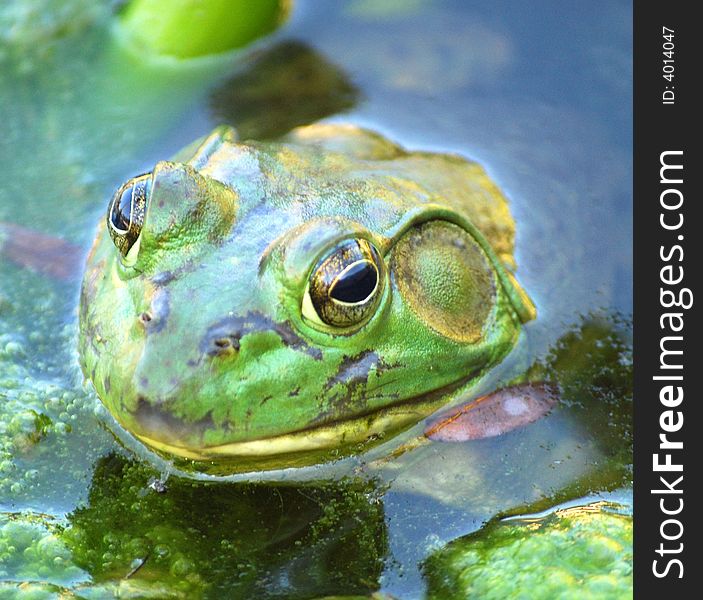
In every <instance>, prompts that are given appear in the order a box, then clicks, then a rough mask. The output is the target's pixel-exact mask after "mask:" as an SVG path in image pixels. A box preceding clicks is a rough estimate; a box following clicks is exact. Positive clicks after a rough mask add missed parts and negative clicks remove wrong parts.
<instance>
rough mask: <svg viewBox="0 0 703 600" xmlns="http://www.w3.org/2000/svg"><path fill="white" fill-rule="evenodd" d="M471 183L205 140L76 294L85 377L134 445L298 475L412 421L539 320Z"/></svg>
mask: <svg viewBox="0 0 703 600" xmlns="http://www.w3.org/2000/svg"><path fill="white" fill-rule="evenodd" d="M512 249H513V221H512V219H511V217H510V214H509V212H508V208H507V203H506V201H505V199H504V197H503V196H502V195H501V194H500V192H499V191H498V189H497V188H496V186H495V185H494V184H493V183H492V182H491V181H490V179H489V178H488V177H487V176H486V174H485V172H484V171H483V169H482V168H481V167H480V166H478V165H476V164H475V163H471V162H469V161H466V160H465V159H463V158H460V157H457V156H453V155H445V154H435V153H423V152H415V153H410V152H406V151H405V150H403V149H401V148H400V147H398V146H396V145H395V144H393V143H391V142H389V141H388V140H386V139H385V138H383V137H381V136H379V135H377V134H374V133H371V132H368V131H365V130H362V129H359V128H356V127H352V126H340V125H315V126H309V127H305V128H300V129H298V130H296V131H294V132H293V133H291V134H289V135H288V136H287V137H286V138H284V139H282V140H281V141H279V142H276V143H258V142H246V143H241V142H238V141H237V140H236V136H235V134H234V132H233V131H232V130H229V129H218V130H216V131H215V132H214V133H213V134H211V135H210V136H209V137H208V138H206V139H205V140H203V141H200V142H198V143H197V144H195V145H193V146H191V147H189V148H187V149H185V150H184V151H182V152H181V153H180V154H179V155H177V156H176V157H175V158H174V160H173V161H171V162H161V163H158V164H157V165H156V166H155V167H154V168H153V170H152V171H151V172H149V173H146V174H143V175H140V176H138V177H135V178H133V179H131V180H129V181H128V182H127V183H125V184H124V185H123V186H122V187H121V188H120V189H119V190H118V191H117V192H116V193H115V195H114V196H113V198H112V199H111V200H110V202H109V206H108V210H107V216H106V219H105V221H104V222H103V223H102V224H101V225H100V227H99V231H98V234H97V238H96V240H95V243H94V246H93V249H92V250H91V253H90V255H89V258H88V263H87V268H86V273H85V277H84V281H83V285H82V291H81V307H80V355H81V363H82V367H83V371H84V373H85V375H86V376H87V377H88V378H89V379H90V380H91V381H92V382H93V385H94V386H95V389H96V391H97V393H98V396H99V397H100V399H101V400H102V402H103V403H104V404H105V406H106V407H107V408H108V409H109V411H110V412H111V413H112V415H113V416H114V417H115V418H116V420H117V421H118V422H119V423H120V424H121V425H122V426H123V427H124V428H125V429H127V430H128V431H129V432H131V433H132V434H133V435H134V436H136V437H137V438H139V439H140V440H141V441H143V442H144V443H145V444H147V445H148V446H150V447H152V448H154V449H156V450H158V451H161V452H163V453H166V454H168V455H173V456H178V457H182V458H186V459H193V460H195V461H201V462H203V463H207V462H213V463H215V464H217V465H220V467H221V466H222V465H226V467H225V470H227V471H232V472H237V471H251V470H261V469H264V470H265V469H270V468H280V467H290V466H302V465H309V464H312V463H316V462H322V461H325V460H330V459H332V458H334V457H338V456H340V455H343V454H344V453H350V452H356V451H358V450H359V449H360V448H363V447H366V446H367V445H369V444H373V443H374V442H376V441H377V440H379V439H382V438H384V437H388V436H391V435H393V434H394V433H397V432H400V431H402V430H403V429H405V428H407V427H409V426H410V425H412V424H414V423H416V422H417V421H419V420H421V419H422V418H424V417H425V416H427V415H428V414H429V413H431V412H432V411H433V410H435V409H436V408H437V407H438V406H440V405H441V403H442V402H443V401H446V396H447V394H448V393H449V392H451V391H452V390H454V389H456V388H457V387H460V386H466V385H467V384H470V383H471V382H473V381H475V380H477V379H478V378H480V377H481V376H482V375H483V374H484V373H485V372H486V371H487V370H488V369H490V368H491V367H493V366H495V365H496V364H498V363H499V362H500V361H501V360H502V358H503V357H504V356H505V355H506V354H507V353H508V352H509V350H510V349H511V348H512V347H513V345H514V344H515V342H516V340H517V337H518V335H519V332H520V329H521V326H522V324H523V323H524V322H526V321H528V320H529V319H531V318H533V316H534V308H533V306H532V304H531V303H530V301H529V299H528V298H527V296H526V295H525V293H524V292H523V291H522V289H521V288H520V287H519V285H518V284H517V282H516V280H515V278H514V276H513V274H512V272H511V268H512Z"/></svg>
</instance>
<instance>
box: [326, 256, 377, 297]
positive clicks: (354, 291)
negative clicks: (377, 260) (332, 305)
mask: <svg viewBox="0 0 703 600" xmlns="http://www.w3.org/2000/svg"><path fill="white" fill-rule="evenodd" d="M377 283H378V272H377V271H376V267H375V266H374V265H373V264H372V263H370V262H368V261H366V260H362V261H359V262H357V263H354V264H353V265H351V266H349V267H348V268H347V269H345V270H344V271H343V272H342V273H341V274H340V276H339V277H338V278H337V279H336V281H335V282H334V284H333V285H332V287H331V289H330V291H329V295H330V298H333V299H334V300H338V301H340V302H347V303H350V304H356V303H358V302H363V301H364V300H366V299H367V298H368V297H369V296H370V295H371V294H372V293H373V291H374V290H375V289H376V284H377Z"/></svg>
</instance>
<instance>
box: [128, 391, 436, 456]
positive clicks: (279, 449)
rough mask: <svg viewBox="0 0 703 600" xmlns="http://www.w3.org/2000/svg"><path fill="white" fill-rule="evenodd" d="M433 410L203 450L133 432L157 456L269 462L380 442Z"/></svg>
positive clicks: (416, 408)
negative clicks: (278, 458)
mask: <svg viewBox="0 0 703 600" xmlns="http://www.w3.org/2000/svg"><path fill="white" fill-rule="evenodd" d="M436 408H437V402H436V400H435V401H432V400H428V399H427V398H423V401H420V402H411V403H408V404H403V405H398V406H390V407H387V408H384V409H381V410H378V411H376V412H374V413H370V414H365V415H363V416H359V417H353V418H350V419H346V420H342V421H338V422H336V423H331V424H325V425H318V426H316V427H311V428H306V429H301V430H298V431H293V432H290V433H285V434H281V435H276V436H271V437H264V438H258V439H254V440H247V441H240V442H229V443H225V444H218V445H212V446H203V447H202V448H193V447H191V446H186V445H183V444H178V443H170V442H166V441H163V440H159V439H156V438H154V437H152V436H151V435H145V434H140V433H137V432H133V435H134V436H135V437H136V438H137V439H138V440H140V441H141V442H142V443H143V444H145V445H147V446H149V447H151V448H153V449H154V450H156V451H158V452H162V453H166V454H170V455H172V456H177V457H180V458H185V459H189V460H197V461H212V460H222V459H230V460H231V459H242V460H247V461H251V460H252V459H269V460H271V459H275V458H276V457H284V456H288V455H290V456H300V455H301V454H318V453H321V452H325V451H331V450H334V449H339V448H340V447H345V446H351V445H356V444H364V443H367V442H371V441H374V440H380V439H382V438H383V437H384V436H385V435H386V434H388V433H391V432H393V433H396V432H399V431H401V430H403V429H406V428H408V427H410V426H411V425H414V424H415V423H417V422H418V421H421V420H422V419H424V418H425V417H427V416H428V415H429V414H431V413H432V412H433V411H434V410H435V409H436ZM292 462H299V461H297V460H295V461H292Z"/></svg>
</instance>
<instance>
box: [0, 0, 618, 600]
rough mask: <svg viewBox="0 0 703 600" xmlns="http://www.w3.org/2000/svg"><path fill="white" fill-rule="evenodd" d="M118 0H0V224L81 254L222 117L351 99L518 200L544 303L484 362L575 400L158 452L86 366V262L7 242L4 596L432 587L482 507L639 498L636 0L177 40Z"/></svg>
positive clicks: (523, 254)
mask: <svg viewBox="0 0 703 600" xmlns="http://www.w3.org/2000/svg"><path fill="white" fill-rule="evenodd" d="M11 4H12V3H11ZM15 4H17V5H19V4H20V3H19V2H16V3H15ZM27 4H31V3H27ZM36 4H38V5H42V6H43V5H46V6H45V8H46V9H47V10H49V9H50V8H51V7H52V6H54V5H53V4H52V3H51V2H44V3H41V2H39V3H36ZM88 4H91V5H92V4H93V3H87V2H86V3H85V6H88ZM112 4H113V3H111V2H105V3H103V4H100V5H98V6H100V7H102V9H96V8H95V6H91V8H90V9H89V10H88V9H87V8H84V9H82V8H81V3H80V2H70V3H67V4H66V5H65V6H69V5H70V7H71V9H70V10H74V11H76V14H83V13H80V11H81V10H85V11H87V12H85V14H84V18H83V19H77V18H75V15H73V14H69V13H70V10H68V9H66V11H67V13H66V14H59V12H57V13H56V15H57V16H56V17H55V18H56V19H57V20H58V24H57V25H56V27H53V28H52V27H51V26H49V25H47V26H46V27H45V31H44V30H40V29H39V28H37V29H35V30H32V31H33V33H32V36H33V37H31V38H30V37H28V36H29V34H25V38H22V36H21V35H20V33H21V31H20V30H17V28H15V30H12V31H14V32H15V33H14V34H13V35H10V34H9V33H8V32H10V33H12V31H10V29H9V27H10V25H8V24H7V23H6V22H4V21H3V20H2V18H1V17H2V14H1V13H0V29H1V28H2V27H7V28H8V29H5V30H3V31H0V43H1V44H2V47H0V122H1V123H2V124H3V125H2V136H0V164H1V165H2V171H1V172H2V177H0V222H4V223H14V224H17V225H21V226H23V227H28V228H32V229H34V230H37V231H39V232H43V233H45V234H49V235H52V236H60V237H62V238H63V239H65V240H67V241H69V242H71V243H72V244H74V245H77V246H78V247H80V249H81V251H82V252H83V253H87V250H88V248H89V246H90V244H91V241H92V239H93V235H94V232H95V226H96V224H97V223H98V221H99V220H100V219H101V218H103V215H104V211H105V208H106V204H107V199H108V198H109V196H110V194H111V193H112V191H113V190H114V189H115V188H116V186H117V185H119V184H120V183H121V182H122V181H124V180H126V179H127V178H129V177H130V176H132V175H134V174H136V173H140V172H143V171H146V170H149V169H150V168H151V166H152V165H153V164H154V163H155V162H156V161H157V160H162V159H164V158H167V157H169V156H171V155H173V154H174V153H175V152H176V151H177V150H178V149H180V148H181V147H182V146H184V145H186V144H187V143H189V142H190V141H192V140H193V139H195V138H197V137H200V136H202V135H204V134H205V133H207V132H209V131H210V130H211V129H212V128H213V127H214V126H215V125H217V124H219V123H222V122H225V123H229V124H231V125H233V126H235V127H236V128H237V129H238V130H239V131H240V133H241V136H242V137H244V138H259V139H261V138H275V137H276V136H278V135H281V134H283V133H285V132H287V131H289V130H290V129H291V128H293V127H295V126H297V125H302V124H307V123H311V122H314V121H317V120H320V119H327V120H329V121H333V122H352V123H357V124H361V125H364V126H366V127H369V128H372V129H375V130H377V131H380V132H381V133H383V134H385V135H387V136H388V137H390V138H391V139H393V140H396V141H398V142H399V143H401V144H402V145H404V146H406V147H408V148H413V149H415V148H418V149H429V150H434V151H443V152H444V151H449V152H456V153H460V154H462V155H465V156H467V157H469V158H471V159H473V160H476V161H478V162H480V163H481V164H483V165H484V166H485V167H486V169H487V171H488V172H489V174H490V175H491V177H492V178H493V179H494V180H495V181H496V182H497V183H498V184H499V186H500V187H501V188H502V189H503V190H504V192H505V193H506V195H507V196H508V197H509V199H510V202H511V208H512V211H513V215H514V217H515V220H516V226H517V252H516V261H517V264H518V270H517V273H518V277H519V279H520V282H521V283H522V284H523V286H524V287H525V289H527V290H528V291H529V293H530V295H531V296H532V298H533V299H534V300H535V303H536V305H537V308H538V318H537V319H536V320H535V321H534V322H532V323H530V324H529V325H528V326H527V327H526V331H525V336H524V339H523V340H522V342H523V343H522V349H523V350H524V349H527V352H523V353H521V354H520V356H519V357H509V358H508V360H507V361H506V363H505V365H503V368H502V369H501V370H499V371H497V372H496V373H495V374H492V375H491V376H489V377H488V378H487V379H486V381H484V382H483V383H482V387H483V388H485V389H491V388H494V387H495V386H496V385H498V384H500V383H501V382H504V381H508V380H509V379H510V378H511V376H514V375H515V374H516V373H518V372H524V370H525V369H528V368H529V369H531V370H532V372H533V373H534V374H535V376H539V377H549V378H551V379H554V380H556V381H558V383H559V385H560V387H561V390H562V403H561V404H560V406H559V408H558V409H557V410H555V411H553V412H552V413H551V414H550V415H549V416H548V417H547V418H545V419H542V420H540V421H538V422H536V423H533V424H531V425H530V426H528V427H525V428H522V429H520V430H516V431H513V432H510V433H508V434H506V435H504V436H501V437H498V438H491V439H486V440H478V441H474V442H471V443H464V444H430V445H427V446H424V447H423V448H420V449H419V450H418V451H414V452H409V453H407V454H405V455H403V456H402V457H400V458H399V459H398V460H396V461H390V462H389V463H387V464H385V465H383V466H382V467H381V468H379V469H378V470H375V471H373V472H371V471H369V472H368V473H366V472H365V471H364V469H362V471H364V472H362V473H360V474H359V476H357V477H347V478H344V479H342V480H337V481H312V482H308V483H306V484H304V485H302V484H301V485H295V484H285V485H276V484H265V483H246V482H244V483H237V482H224V483H223V482H213V481H195V480H192V479H186V478H181V477H177V476H171V477H167V476H166V473H165V472H166V471H167V470H168V466H167V465H165V464H164V463H158V464H157V463H151V462H148V461H143V460H141V459H140V458H139V456H136V455H135V453H134V452H133V450H132V449H130V448H126V447H124V446H123V445H122V444H121V443H120V442H119V440H117V439H116V438H115V436H114V435H113V434H112V433H111V431H110V426H111V424H110V422H109V419H107V418H106V416H105V414H104V411H102V410H101V409H100V408H99V403H98V402H97V401H96V398H95V395H94V392H93V391H92V389H91V388H90V387H89V386H88V385H85V384H84V383H83V378H82V375H81V374H80V370H79V368H78V366H77V365H78V363H77V354H76V335H77V333H76V322H77V311H76V307H77V304H78V288H79V282H80V273H76V276H73V277H72V276H70V275H69V276H67V277H65V278H63V279H61V278H58V279H57V278H55V277H51V276H47V275H46V274H42V273H40V272H37V271H36V270H32V269H31V268H26V266H24V267H23V266H22V265H18V264H17V261H14V262H13V261H10V260H8V259H7V258H6V257H4V256H0V403H1V404H0V579H2V580H5V581H6V582H9V583H7V586H9V587H6V588H0V596H2V594H3V590H5V591H7V593H15V592H17V593H19V592H18V591H17V590H19V588H17V587H13V586H15V585H16V584H15V583H12V582H22V581H36V582H43V583H41V584H37V585H38V586H39V587H37V588H36V589H37V590H39V591H41V592H43V593H45V594H46V595H47V597H52V594H58V593H59V591H61V590H63V591H67V590H72V592H71V593H75V594H76V595H78V596H80V597H96V598H97V597H110V596H111V595H116V594H117V593H118V592H119V593H121V594H123V596H122V597H154V598H162V597H200V596H202V597H217V596H220V597H222V596H224V597H243V598H249V597H257V598H267V597H270V598H277V597H293V598H298V597H299V598H315V597H323V596H325V595H335V594H338V595H353V594H359V595H364V596H365V595H368V594H370V593H372V592H375V591H377V590H380V591H382V592H385V593H388V594H393V595H394V596H397V597H401V598H415V597H423V595H424V594H426V593H430V594H431V593H432V589H431V585H432V581H434V579H436V573H434V574H433V571H432V569H435V570H436V569H437V568H439V569H440V570H441V568H442V567H436V561H429V562H428V559H429V558H430V557H432V556H433V555H435V554H436V553H437V552H438V551H440V549H441V548H442V547H444V546H445V545H446V544H447V543H448V542H451V541H452V540H458V539H459V538H462V537H463V536H471V535H474V534H475V535H478V536H479V537H480V535H481V532H482V527H483V526H484V524H485V523H487V522H489V521H491V520H492V519H496V518H498V517H501V516H505V515H519V514H527V513H535V512H540V511H545V510H548V509H550V508H551V507H555V506H558V505H562V504H563V503H572V504H574V503H575V504H579V503H581V504H584V503H588V502H591V501H593V500H595V499H603V498H605V499H609V500H614V501H616V502H618V503H619V506H620V508H619V510H620V511H622V512H625V513H627V512H628V511H629V507H630V502H631V501H630V497H631V493H630V489H631V460H632V457H631V324H630V319H631V312H632V276H631V266H632V254H631V248H632V234H631V225H632V217H631V214H632V194H631V174H632V160H631V150H632V130H631V117H632V113H631V99H632V98H631V86H630V82H631V78H632V77H631V40H632V31H631V10H632V7H631V3H629V2H612V1H607V2H606V1H599V2H591V3H588V4H583V3H577V2H557V1H553V2H548V1H541V2H537V3H520V2H507V1H494V2H491V3H474V2H463V1H460V0H456V1H454V2H452V1H446V2H439V1H438V2H430V1H429V0H428V1H423V0H407V1H401V0H394V1H393V2H387V3H376V2H372V1H370V0H354V1H352V2H341V1H340V2H324V3H322V2H312V1H309V2H299V3H297V4H296V6H295V8H294V10H293V14H292V17H291V19H290V21H289V22H288V23H287V24H285V25H284V26H283V27H282V28H281V29H280V30H279V31H277V32H276V33H275V34H274V35H272V36H270V37H268V38H266V39H265V40H263V41H261V42H259V43H257V44H255V45H254V47H253V48H252V49H249V50H246V51H242V52H241V53H239V54H237V55H235V56H232V55H229V56H225V57H217V58H210V59H203V60H198V61H194V62H192V63H190V64H187V65H184V64H180V65H179V64H176V63H172V62H170V61H167V60H161V61H156V62H153V63H151V64H144V63H143V62H141V61H139V60H137V59H136V58H134V57H132V56H130V55H129V53H128V52H127V51H126V50H125V49H124V48H123V47H122V46H120V44H119V43H116V42H115V41H114V33H113V32H112V30H111V29H110V21H111V6H112ZM67 14H69V16H66V15H67ZM62 18H63V19H68V20H70V22H71V23H72V24H73V26H72V27H68V28H66V27H63V28H62V27H61V22H60V21H61V19H62ZM66 22H69V21H66ZM54 30H57V31H63V32H64V33H63V34H62V35H59V36H58V37H57V36H55V35H53V33H54ZM17 31H20V33H17ZM42 32H43V33H42ZM2 243H3V230H2V229H0V246H1V245H2ZM20 262H21V261H20ZM35 266H36V265H35ZM164 480H165V484H164V483H163V482H164ZM164 485H165V487H166V491H165V492H164V491H159V490H160V489H161V488H162V486H164ZM471 539H474V538H471ZM428 586H430V587H429V588H428ZM8 597H12V596H8Z"/></svg>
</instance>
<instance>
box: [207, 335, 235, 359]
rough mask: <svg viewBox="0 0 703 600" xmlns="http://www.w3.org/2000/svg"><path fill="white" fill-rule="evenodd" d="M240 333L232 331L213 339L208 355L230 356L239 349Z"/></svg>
mask: <svg viewBox="0 0 703 600" xmlns="http://www.w3.org/2000/svg"><path fill="white" fill-rule="evenodd" d="M239 338H240V336H239V334H237V333H232V334H230V335H228V336H226V337H219V338H215V339H213V340H212V342H211V345H210V348H209V349H208V351H207V354H208V356H229V355H232V354H234V353H235V352H238V351H239Z"/></svg>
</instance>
